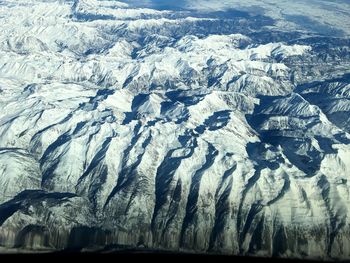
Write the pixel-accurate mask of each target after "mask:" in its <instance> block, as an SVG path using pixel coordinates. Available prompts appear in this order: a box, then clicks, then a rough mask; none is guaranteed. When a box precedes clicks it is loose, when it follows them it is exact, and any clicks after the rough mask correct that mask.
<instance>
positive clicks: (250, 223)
mask: <svg viewBox="0 0 350 263" xmlns="http://www.w3.org/2000/svg"><path fill="white" fill-rule="evenodd" d="M185 2H186V1H185ZM197 2H198V3H197ZM197 2H195V1H191V2H189V1H187V2H186V3H187V5H186V7H193V8H194V9H199V7H198V6H201V8H203V9H205V12H209V11H208V10H211V9H214V10H221V9H226V8H227V6H231V4H232V5H233V4H235V5H236V4H237V1H222V3H220V4H219V3H218V2H217V3H216V2H215V1H210V2H209V1H204V0H203V1H197ZM239 2H241V1H239ZM248 2H249V3H251V5H255V4H256V3H255V1H248ZM288 2H290V1H288ZM304 2H305V1H304ZM321 2H322V3H323V4H326V3H324V1H320V3H321ZM195 3H197V4H195ZM263 3H264V8H265V6H269V7H270V8H272V6H275V5H277V6H278V7H279V8H280V7H281V6H282V7H284V5H287V1H280V2H279V3H278V4H277V3H276V2H275V1H267V0H266V1H263ZM288 4H289V6H288V8H286V9H285V10H287V9H288V10H291V7H294V6H296V5H298V8H301V9H303V6H304V7H305V5H303V4H302V1H294V3H293V4H292V3H288ZM340 4H341V3H340V1H334V3H333V4H331V3H330V4H329V5H332V6H335V7H337V6H339V5H340ZM343 4H344V5H347V4H346V3H343ZM242 5H243V4H240V5H239V6H240V7H241V6H242ZM266 8H267V7H266ZM244 10H247V9H244ZM269 10H270V9H267V11H266V12H267V14H269V12H270V11H269ZM273 10H274V9H273ZM293 10H294V11H293V12H294V13H291V14H290V15H292V14H295V12H298V11H297V10H299V9H293ZM303 10H304V9H303ZM317 10H318V9H317ZM346 10H348V9H346ZM177 12H179V13H177ZM186 12H187V11H186ZM186 12H185V11H171V10H164V11H162V10H155V9H152V8H150V7H147V5H145V7H143V8H140V7H133V4H132V3H130V1H128V3H124V2H122V1H121V2H119V1H98V0H75V1H73V0H71V1H69V0H67V1H54V0H50V1H49V0H35V1H34V0H28V1H22V0H2V1H0V22H1V24H0V31H1V32H2V33H1V34H0V56H1V59H0V109H1V111H0V188H1V189H2V191H1V193H0V247H7V248H12V247H18V246H19V247H21V246H22V247H23V249H34V250H35V249H48V248H50V249H52V248H54V249H63V248H65V247H67V246H69V245H71V246H78V247H79V246H82V247H85V248H86V247H90V248H91V247H94V248H96V247H99V248H100V247H102V248H103V247H105V246H106V245H111V244H117V245H126V246H131V247H133V248H135V247H137V246H145V247H148V248H150V249H166V250H174V251H178V249H181V250H184V251H196V252H200V253H205V252H208V251H210V252H218V253H225V254H241V255H264V256H272V255H273V256H281V257H299V258H312V259H315V258H321V259H349V258H350V249H349V248H350V228H349V223H350V221H349V217H348V213H349V212H348V209H349V208H350V192H349V189H350V184H349V183H350V180H349V179H350V178H349V175H350V162H349V160H350V134H349V132H350V125H349V121H350V119H349V112H350V104H349V100H350V92H349V91H350V89H349V87H350V86H349V84H346V82H347V81H348V79H346V78H345V77H344V78H343V79H340V78H336V79H335V80H333V81H330V82H322V77H323V76H320V77H319V78H320V82H313V83H311V84H310V85H309V86H306V87H305V88H302V90H299V87H298V88H296V86H297V84H298V83H296V82H295V81H293V78H296V77H295V76H296V74H297V73H296V72H297V71H298V70H296V68H297V69H298V67H301V66H300V64H301V63H303V62H305V61H309V60H308V59H310V57H311V58H313V57H314V56H316V55H314V54H315V53H313V52H317V51H314V49H313V47H312V46H311V45H309V44H300V43H287V42H286V41H273V42H269V43H256V39H255V38H254V35H253V34H250V35H249V34H248V29H247V35H245V34H244V33H243V32H231V33H230V34H225V33H219V32H217V33H215V34H214V33H213V34H208V35H203V33H201V32H202V31H201V30H202V28H201V25H203V23H204V24H205V23H206V24H205V25H207V27H208V28H209V27H210V26H212V27H214V25H216V24H215V23H217V21H218V20H220V19H218V18H212V17H210V16H207V17H206V16H203V17H201V16H198V15H197V16H196V15H194V13H193V15H191V14H192V13H188V12H187V13H186ZM290 12H292V11H290ZM305 12H306V11H305ZM333 14H334V13H333ZM347 14H348V13H346V12H345V11H344V14H343V15H344V16H347ZM177 15H178V16H179V17H177ZM303 15H310V14H309V13H303ZM272 17H273V18H276V17H274V16H272ZM278 19H280V20H282V17H278ZM332 19H333V20H334V19H336V18H335V17H334V16H332V17H331V18H330V21H329V23H333V22H334V25H336V26H338V22H339V21H338V20H334V21H333V20H332ZM339 19H341V18H339ZM242 23H243V22H242ZM244 23H245V22H244ZM244 23H243V25H244ZM281 23H282V22H281V21H278V25H281ZM346 23H347V22H345V24H344V28H346V26H347V24H346ZM217 27H218V28H219V29H220V28H221V25H219V26H217ZM219 29H217V28H214V29H213V28H212V30H219ZM195 30H198V31H199V32H200V33H198V34H197V33H196V31H195ZM345 31H346V32H348V31H347V29H346V30H345ZM344 52H345V51H344ZM305 63H306V62H305ZM343 82H345V84H344V83H343ZM302 87H304V86H302ZM84 233H85V234H84ZM86 235H88V236H89V237H90V238H89V240H85V241H84V240H83V238H82V237H86ZM82 240H83V241H82Z"/></svg>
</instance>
